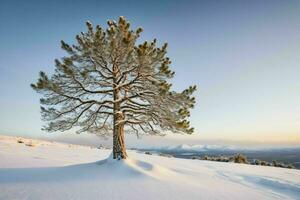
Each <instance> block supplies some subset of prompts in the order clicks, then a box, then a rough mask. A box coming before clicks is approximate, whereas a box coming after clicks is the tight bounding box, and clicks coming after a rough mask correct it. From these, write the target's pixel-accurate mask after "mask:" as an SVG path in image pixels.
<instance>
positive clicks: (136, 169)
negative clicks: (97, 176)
mask: <svg viewBox="0 0 300 200" xmlns="http://www.w3.org/2000/svg"><path fill="white" fill-rule="evenodd" d="M96 164H97V165H99V167H100V168H103V169H102V170H108V169H109V170H112V171H113V173H114V174H118V175H119V176H118V177H122V176H124V175H125V176H126V177H127V178H135V177H136V176H148V177H152V178H156V179H163V178H167V177H168V176H171V175H173V174H174V172H173V171H171V170H169V169H167V168H164V167H162V166H160V165H157V164H152V163H149V162H145V161H141V160H136V159H133V158H131V157H129V158H126V159H120V160H118V159H113V156H112V154H110V156H109V157H108V158H106V159H104V160H101V161H98V162H96ZM99 170H100V169H99Z"/></svg>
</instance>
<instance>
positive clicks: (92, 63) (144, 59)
mask: <svg viewBox="0 0 300 200" xmlns="http://www.w3.org/2000/svg"><path fill="white" fill-rule="evenodd" d="M86 25H87V32H85V33H83V32H81V33H80V34H79V35H77V36H76V40H77V44H74V45H69V44H67V43H65V42H64V41H61V47H62V49H63V50H65V51H66V52H67V54H68V56H66V57H63V58H61V59H60V60H58V59H56V60H55V67H56V68H55V72H54V74H53V75H52V76H51V77H48V76H47V75H46V74H45V73H44V72H40V77H39V79H38V81H37V83H36V84H31V87H32V88H33V89H34V90H35V91H37V92H38V93H41V94H42V95H43V98H41V99H40V102H41V104H42V105H43V106H41V114H42V119H43V120H45V121H47V122H48V123H47V124H46V126H44V127H43V130H46V131H49V132H51V131H65V130H69V129H71V128H72V127H77V132H91V133H96V134H99V135H105V136H107V135H109V134H112V135H113V158H114V159H125V158H126V157H127V154H126V148H125V141H124V132H125V131H126V132H131V133H136V134H139V133H147V134H161V131H172V132H181V133H188V134H191V133H192V132H193V128H191V127H190V125H189V121H188V117H189V116H190V112H189V109H190V108H193V106H194V104H195V98H194V97H192V96H191V95H192V94H193V92H194V91H195V90H196V86H192V87H189V88H188V89H186V90H184V91H182V92H175V91H171V90H170V88H171V84H170V83H169V82H168V80H169V79H171V78H172V77H173V75H174V72H173V71H171V70H170V69H169V64H170V63H171V61H170V59H169V58H168V57H166V49H167V44H164V45H163V46H162V47H161V48H158V47H156V39H154V40H153V41H152V42H147V41H146V42H144V43H142V44H140V45H137V44H136V43H137V39H138V38H139V36H140V33H141V32H142V29H141V28H138V29H137V30H135V31H134V30H131V29H130V24H129V22H128V21H126V20H125V18H124V17H120V18H119V20H118V22H115V21H111V20H110V21H108V28H107V29H106V30H103V28H101V27H100V26H99V25H97V26H96V28H93V26H92V24H91V23H90V22H87V23H86Z"/></svg>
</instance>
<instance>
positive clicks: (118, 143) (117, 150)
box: [113, 89, 127, 160]
mask: <svg viewBox="0 0 300 200" xmlns="http://www.w3.org/2000/svg"><path fill="white" fill-rule="evenodd" d="M119 98H120V91H119V90H118V89H116V90H115V91H114V100H115V101H116V100H118V99H119ZM123 120H124V115H123V113H122V111H121V105H120V103H119V102H118V103H114V122H113V123H114V130H113V158H114V159H118V160H120V159H126V158H127V153H126V147H125V136H124V122H122V121H123Z"/></svg>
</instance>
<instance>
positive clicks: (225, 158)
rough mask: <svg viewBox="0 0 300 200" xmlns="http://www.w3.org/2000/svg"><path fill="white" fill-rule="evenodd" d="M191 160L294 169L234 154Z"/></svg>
mask: <svg viewBox="0 0 300 200" xmlns="http://www.w3.org/2000/svg"><path fill="white" fill-rule="evenodd" d="M192 159H200V160H209V161H218V162H234V163H243V164H250V165H261V166H272V167H281V168H289V169H294V168H295V167H294V166H293V165H292V164H284V163H282V162H278V161H276V160H273V161H272V162H267V161H264V160H258V159H252V160H251V161H249V160H248V159H247V157H246V156H245V155H243V154H236V155H233V156H203V157H196V156H195V157H192Z"/></svg>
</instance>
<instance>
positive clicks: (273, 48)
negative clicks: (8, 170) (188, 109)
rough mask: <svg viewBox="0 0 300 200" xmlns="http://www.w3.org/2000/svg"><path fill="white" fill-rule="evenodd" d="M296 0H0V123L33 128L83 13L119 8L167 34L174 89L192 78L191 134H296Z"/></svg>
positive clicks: (88, 16)
mask: <svg viewBox="0 0 300 200" xmlns="http://www.w3.org/2000/svg"><path fill="white" fill-rule="evenodd" d="M299 11H300V1H284V0H282V1H276V0H272V1H268V0H265V1H111V0H109V1H108V0H107V1H99V0H97V1H54V0H53V1H30V0H27V1H1V3H0V91H1V93H0V95H1V96H0V133H3V134H28V135H30V134H32V135H38V134H40V133H41V132H42V131H40V128H41V125H42V122H41V121H40V114H39V96H38V95H37V94H35V92H34V91H32V90H31V88H30V87H29V85H30V83H32V82H35V81H36V79H37V77H38V76H37V75H38V72H39V71H41V70H42V71H46V72H49V73H51V72H53V70H54V64H53V63H54V59H55V58H59V57H61V56H63V55H64V52H63V51H62V50H60V42H59V41H60V40H62V39H63V40H65V41H67V42H69V43H72V42H73V41H74V37H75V35H76V34H77V33H79V32H80V31H85V23H84V22H85V21H86V20H90V21H91V22H92V23H93V24H100V25H102V26H104V27H105V26H106V21H107V20H108V19H117V18H118V16H121V15H123V16H125V17H126V18H127V19H128V20H129V21H130V22H131V24H132V26H133V27H135V28H136V27H138V26H141V27H143V29H144V32H143V34H142V40H151V39H153V38H157V39H158V41H159V42H168V43H169V51H168V52H169V57H170V58H171V59H172V61H173V64H172V68H173V70H175V71H176V76H175V79H174V81H173V83H174V89H184V88H185V87H187V86H189V85H192V84H196V85H198V88H199V90H198V91H197V94H196V96H197V105H196V108H195V109H194V111H193V112H192V118H191V121H192V125H193V126H194V127H195V128H196V134H199V136H200V137H202V138H210V139H238V140H259V141H265V142H268V141H273V140H276V141H281V140H287V141H289V142H295V141H300V78H299V77H300V12H299Z"/></svg>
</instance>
